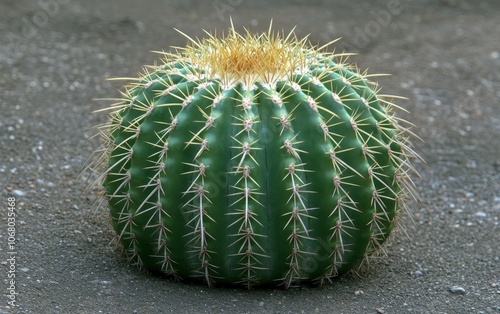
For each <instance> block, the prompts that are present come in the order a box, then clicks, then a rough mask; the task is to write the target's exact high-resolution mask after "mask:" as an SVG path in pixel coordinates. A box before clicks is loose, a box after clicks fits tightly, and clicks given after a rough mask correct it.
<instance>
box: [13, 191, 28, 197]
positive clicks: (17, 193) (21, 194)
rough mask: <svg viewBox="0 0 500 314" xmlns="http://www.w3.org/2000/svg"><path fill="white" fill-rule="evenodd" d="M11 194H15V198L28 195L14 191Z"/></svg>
mask: <svg viewBox="0 0 500 314" xmlns="http://www.w3.org/2000/svg"><path fill="white" fill-rule="evenodd" d="M11 193H12V194H14V195H15V196H24V195H26V193H25V192H23V191H21V190H12V192H11Z"/></svg>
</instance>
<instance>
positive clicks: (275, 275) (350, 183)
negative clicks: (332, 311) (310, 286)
mask: <svg viewBox="0 0 500 314" xmlns="http://www.w3.org/2000/svg"><path fill="white" fill-rule="evenodd" d="M285 35H286V34H282V33H274V32H272V31H269V32H266V33H262V34H251V33H250V32H248V31H247V32H246V33H242V34H240V33H238V32H236V31H235V30H234V27H231V28H230V29H229V32H228V33H227V34H226V35H219V36H218V35H209V36H207V38H206V39H203V40H198V39H197V40H193V39H190V38H189V37H187V38H188V39H189V43H188V45H187V46H186V47H185V48H176V50H175V53H166V52H162V54H163V59H162V61H161V62H160V64H157V65H154V66H150V67H147V68H145V70H144V73H142V74H141V75H140V77H138V78H137V79H135V80H134V79H128V80H131V81H132V82H131V83H129V84H128V85H126V86H125V88H124V91H122V97H121V98H120V99H118V100H117V101H116V102H115V104H113V105H111V106H110V107H109V108H107V109H110V110H111V113H110V115H109V121H108V123H106V124H105V125H104V126H102V127H101V128H100V130H101V133H102V138H103V139H104V141H103V146H102V148H101V149H100V152H101V156H100V157H99V158H97V159H96V160H95V163H96V164H97V167H96V168H94V169H102V170H101V173H100V176H99V179H98V180H97V183H98V184H99V185H100V186H102V187H103V195H102V196H103V197H104V199H105V200H106V201H107V204H108V207H109V210H110V213H111V220H112V226H113V228H114V230H115V231H116V233H117V235H118V238H119V242H120V243H121V244H122V246H123V247H124V249H125V251H126V253H127V255H128V257H129V258H130V260H131V261H132V262H133V263H135V264H136V265H138V266H139V267H140V268H142V269H146V270H149V271H152V272H155V273H164V274H167V275H171V276H174V277H176V278H179V279H195V280H201V281H204V282H206V283H207V284H208V285H210V286H211V285H213V284H215V283H217V284H221V285H223V284H240V285H244V286H247V287H251V286H259V285H282V286H284V287H286V288H288V287H290V286H298V285H300V284H302V283H324V282H325V281H328V280H330V279H331V278H332V277H335V276H338V275H341V274H345V273H347V272H349V271H350V270H352V269H354V268H355V267H357V266H358V265H360V263H362V261H363V260H365V259H366V258H367V257H368V256H370V255H371V254H373V253H374V252H376V251H378V250H379V248H380V247H381V245H382V244H383V243H384V242H385V241H386V239H387V238H388V236H389V235H390V234H391V232H392V231H393V229H394V226H395V224H396V222H397V220H398V217H399V215H398V213H399V212H400V211H401V209H403V208H405V201H406V200H407V198H408V196H410V195H412V194H413V193H412V188H411V187H412V185H411V180H410V178H409V173H411V172H412V167H411V164H410V161H411V159H412V158H413V157H415V156H416V154H415V153H414V152H413V150H412V149H411V146H410V143H409V141H408V138H409V137H411V136H410V135H411V132H409V131H408V129H407V128H405V127H404V125H405V124H404V123H401V121H402V120H401V119H400V118H398V117H396V116H395V115H394V111H395V110H394V109H395V108H399V107H398V106H396V105H395V104H394V103H393V102H392V100H393V99H396V97H394V96H387V95H381V94H379V93H378V92H379V88H378V87H377V84H376V83H374V82H371V81H370V80H369V77H370V75H368V74H367V73H366V72H360V71H359V70H358V69H357V67H355V66H353V65H351V64H348V63H347V62H346V56H347V54H335V53H332V52H327V51H326V48H325V47H326V46H324V47H319V48H318V47H314V46H312V45H310V44H309V42H308V41H307V39H301V40H299V39H297V37H296V36H295V35H294V34H293V32H291V33H290V34H288V35H287V36H285ZM99 166H100V167H99Z"/></svg>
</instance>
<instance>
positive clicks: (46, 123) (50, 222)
mask: <svg viewBox="0 0 500 314" xmlns="http://www.w3.org/2000/svg"><path fill="white" fill-rule="evenodd" d="M353 3H354V2H353V1H326V0H324V1H323V0H314V1H309V2H308V1H302V0H290V1H283V0H282V1H274V2H273V3H272V4H270V3H268V2H265V1H249V0H237V1H236V0H231V1H229V0H216V1H193V0H191V1H173V0H172V1H160V0H147V1H132V0H126V1H124V0H120V1H97V0H91V1H90V0H89V1H78V2H77V1H73V0H57V1H56V0H51V1H49V0H45V1H39V2H38V1H34V0H33V1H28V0H15V1H14V0H3V1H1V2H0V90H1V92H0V106H1V107H0V109H1V115H0V129H1V132H0V147H1V149H0V194H1V195H2V200H1V202H2V205H1V208H2V212H1V215H0V216H1V223H0V243H1V245H0V254H1V260H2V264H1V267H0V268H1V274H0V277H1V280H2V297H1V300H0V305H1V306H0V313H3V312H7V313H500V244H499V243H500V140H499V138H500V102H499V98H500V47H499V46H498V43H499V40H500V37H499V34H500V24H499V23H498V13H499V12H500V2H499V1H496V0H491V1H478V2H475V1H460V0H446V1H431V0H427V1H416V0H413V1H411V0H401V1H394V0H390V1H389V0H388V1H370V2H368V1H366V2H363V3H361V1H359V3H360V4H353ZM230 15H231V16H232V18H233V21H234V24H235V25H244V26H247V27H249V28H250V29H251V30H266V29H267V27H268V25H269V21H270V19H271V18H273V21H274V22H273V24H274V26H275V28H276V29H284V30H290V29H291V28H292V27H293V26H295V25H297V34H298V35H299V36H300V37H302V36H304V35H306V34H308V33H310V34H311V36H310V39H311V41H312V42H314V43H320V44H322V43H326V42H328V41H330V40H332V39H335V38H337V37H343V40H342V41H341V42H340V43H339V45H338V46H340V48H341V49H347V50H348V51H354V52H359V53H360V55H359V56H357V57H355V59H354V60H355V61H356V62H357V63H358V65H359V66H361V67H363V68H366V67H370V72H373V73H379V72H382V73H391V74H393V75H392V76H390V77H383V78H380V79H379V82H380V83H381V85H382V86H383V87H384V91H385V92H387V93H391V94H397V95H402V96H405V97H408V98H409V99H410V100H409V101H403V102H401V105H402V106H403V107H405V108H407V109H408V110H409V111H410V112H411V115H407V114H403V115H402V116H403V117H404V118H406V119H409V120H411V121H412V122H413V123H414V124H415V125H416V126H417V127H416V128H415V129H414V131H415V132H416V133H417V134H418V135H419V136H420V137H421V138H422V139H423V141H422V142H419V141H416V142H415V149H416V150H417V151H418V152H419V153H420V155H421V156H422V157H423V159H425V161H426V163H421V162H419V163H416V167H417V169H418V171H419V172H420V173H421V175H422V179H417V180H415V182H416V185H417V187H418V190H419V192H420V197H421V202H419V203H411V204H410V208H411V210H412V213H413V221H414V223H413V224H412V223H411V222H408V223H406V232H407V233H408V235H409V237H406V236H405V235H404V234H399V235H398V236H397V237H395V238H394V239H393V241H392V242H391V243H390V245H389V246H388V247H386V251H387V257H385V258H382V259H380V260H379V261H376V262H375V263H374V264H373V269H371V270H370V271H369V272H367V273H364V274H362V275H361V276H347V277H344V278H341V279H339V280H336V281H334V282H333V284H332V285H329V286H326V287H323V288H314V287H306V288H301V289H292V290H287V291H284V290H279V289H276V290H251V291H246V290H239V289H230V288H219V289H208V288H206V287H205V286H203V285H197V284H182V283H177V282H174V281H169V280H165V279H163V278H158V277H154V276H150V275H147V274H145V273H142V272H140V271H138V270H136V269H135V268H134V267H131V266H129V265H128V264H127V263H126V261H125V260H124V259H123V257H122V256H121V255H120V254H119V253H118V252H117V251H116V250H115V249H114V246H113V245H112V244H110V242H111V240H112V239H113V233H112V232H111V230H110V226H109V224H108V222H107V220H106V218H105V217H106V214H105V213H98V214H97V215H96V216H95V217H94V218H92V215H91V211H90V209H91V205H92V198H91V195H88V194H84V193H83V190H84V188H85V183H84V182H83V181H82V180H77V176H78V174H79V172H80V169H81V167H82V164H83V163H84V161H85V159H86V158H87V156H88V155H89V154H90V152H91V151H92V150H93V148H94V146H93V145H92V144H89V142H88V141H87V139H88V137H89V136H90V135H91V134H92V133H91V132H89V131H88V129H89V128H90V127H91V126H93V125H96V124H98V123H101V122H103V121H104V120H105V116H104V115H102V114H92V113H91V112H92V111H93V110H96V109H99V108H101V107H103V106H104V105H105V103H103V102H99V101H94V100H93V99H94V98H102V97H115V96H117V93H116V87H117V85H116V83H115V82H109V81H106V80H105V79H106V78H109V77H116V76H134V75H135V73H136V72H137V71H139V70H140V68H141V65H143V64H151V63H152V62H153V60H155V59H156V58H157V56H155V55H154V54H153V53H150V52H149V51H152V50H162V49H167V48H168V47H169V46H172V45H173V46H175V45H178V46H182V45H184V44H185V41H186V40H185V38H183V37H182V36H181V35H179V34H178V33H176V32H175V31H174V30H173V28H174V27H175V28H178V29H180V30H182V31H183V32H185V33H187V34H190V35H192V36H193V37H194V36H203V32H202V31H201V29H207V30H210V31H211V30H214V29H215V28H217V29H219V30H222V29H226V28H227V27H228V26H229V23H230V22H229V16H230ZM12 196H14V197H15V199H16V201H15V203H16V204H15V205H16V213H17V217H16V218H17V219H16V235H15V240H16V242H15V247H14V249H15V250H16V252H17V255H16V256H15V270H16V284H15V292H16V293H18V294H17V295H16V304H17V305H18V306H17V307H15V308H12V307H9V306H8V301H9V299H8V297H7V296H8V294H9V291H11V290H7V288H8V287H9V283H8V280H9V278H8V271H9V268H10V267H11V266H10V261H9V260H8V259H9V257H10V255H11V254H10V253H9V252H10V248H9V247H8V229H7V228H8V225H7V223H8V222H7V216H8V213H9V211H8V204H7V203H8V198H9V197H12ZM407 220H408V221H409V219H407Z"/></svg>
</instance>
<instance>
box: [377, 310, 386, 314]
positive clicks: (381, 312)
mask: <svg viewBox="0 0 500 314" xmlns="http://www.w3.org/2000/svg"><path fill="white" fill-rule="evenodd" d="M377 313H379V314H384V313H385V311H384V309H377Z"/></svg>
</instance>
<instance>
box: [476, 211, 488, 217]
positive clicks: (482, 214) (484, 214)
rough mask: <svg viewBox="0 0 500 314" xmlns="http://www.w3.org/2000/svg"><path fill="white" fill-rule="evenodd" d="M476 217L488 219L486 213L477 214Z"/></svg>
mask: <svg viewBox="0 0 500 314" xmlns="http://www.w3.org/2000/svg"><path fill="white" fill-rule="evenodd" d="M476 217H486V213H485V212H477V213H476Z"/></svg>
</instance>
